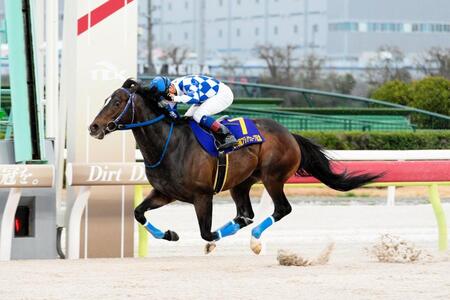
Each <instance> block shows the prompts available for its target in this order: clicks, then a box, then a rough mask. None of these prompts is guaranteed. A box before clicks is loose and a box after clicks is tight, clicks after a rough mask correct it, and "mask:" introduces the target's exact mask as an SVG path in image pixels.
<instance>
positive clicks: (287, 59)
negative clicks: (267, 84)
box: [255, 44, 295, 84]
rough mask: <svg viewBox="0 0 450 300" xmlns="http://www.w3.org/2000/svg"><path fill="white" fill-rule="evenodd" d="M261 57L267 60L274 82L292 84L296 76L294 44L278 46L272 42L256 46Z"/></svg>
mask: <svg viewBox="0 0 450 300" xmlns="http://www.w3.org/2000/svg"><path fill="white" fill-rule="evenodd" d="M255 49H256V53H257V55H258V57H259V58H261V59H262V60H264V61H265V63H266V65H267V69H268V71H269V76H270V79H271V82H272V83H284V84H290V83H291V82H292V80H293V78H294V76H295V67H294V57H293V51H294V49H295V47H294V46H292V45H287V46H286V47H277V46H273V45H271V44H267V45H258V46H256V47H255Z"/></svg>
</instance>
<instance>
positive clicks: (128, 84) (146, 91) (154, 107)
mask: <svg viewBox="0 0 450 300" xmlns="http://www.w3.org/2000/svg"><path fill="white" fill-rule="evenodd" d="M122 87H123V88H125V89H127V90H129V91H130V92H132V93H133V92H134V93H136V94H137V95H139V96H141V97H142V99H144V104H145V105H146V106H147V108H149V109H150V110H151V111H153V112H154V113H156V114H164V115H166V116H167V117H168V118H166V119H168V120H169V119H170V117H169V113H168V112H167V111H166V110H165V109H163V108H161V107H159V106H158V102H159V99H160V97H161V94H160V93H158V92H157V91H156V90H154V89H150V88H148V87H146V86H145V85H144V84H143V83H142V82H140V81H137V80H134V79H132V78H128V79H127V80H125V82H124V83H123V84H122ZM176 123H186V120H185V119H184V118H180V119H178V120H177V121H176Z"/></svg>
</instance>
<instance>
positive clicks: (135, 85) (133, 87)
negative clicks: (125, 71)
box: [122, 78, 140, 93]
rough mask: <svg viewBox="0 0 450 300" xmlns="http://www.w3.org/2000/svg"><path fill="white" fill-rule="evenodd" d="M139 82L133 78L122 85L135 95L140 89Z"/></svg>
mask: <svg viewBox="0 0 450 300" xmlns="http://www.w3.org/2000/svg"><path fill="white" fill-rule="evenodd" d="M139 86H140V84H139V82H137V81H136V80H134V79H132V78H128V79H127V80H125V82H124V83H123V84H122V87H123V88H125V89H128V90H130V92H132V93H135V92H136V91H137V90H138V89H139Z"/></svg>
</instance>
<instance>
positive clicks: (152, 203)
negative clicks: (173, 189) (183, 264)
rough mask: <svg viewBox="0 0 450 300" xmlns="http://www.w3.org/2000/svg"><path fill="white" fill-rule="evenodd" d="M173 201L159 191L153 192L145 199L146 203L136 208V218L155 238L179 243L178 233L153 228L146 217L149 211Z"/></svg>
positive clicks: (143, 202)
mask: <svg viewBox="0 0 450 300" xmlns="http://www.w3.org/2000/svg"><path fill="white" fill-rule="evenodd" d="M173 201H174V200H173V199H171V198H168V197H166V196H164V195H163V194H161V193H160V192H158V191H157V190H152V191H151V192H150V194H149V195H148V196H147V197H145V199H144V201H142V203H141V204H140V205H139V206H138V207H136V208H135V210H134V217H135V219H136V220H137V221H138V222H139V223H141V224H142V226H144V227H145V229H147V231H148V232H150V234H151V235H153V236H154V237H155V238H157V239H164V240H168V241H178V239H179V237H178V234H177V233H176V232H174V231H171V230H167V231H166V232H162V231H161V230H159V229H158V228H156V227H155V226H153V225H152V224H151V223H150V222H148V221H147V219H146V218H145V215H144V214H145V212H146V211H147V210H152V209H155V208H159V207H161V206H164V205H166V204H169V203H171V202H173Z"/></svg>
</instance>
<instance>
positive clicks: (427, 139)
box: [294, 130, 450, 150]
mask: <svg viewBox="0 0 450 300" xmlns="http://www.w3.org/2000/svg"><path fill="white" fill-rule="evenodd" d="M294 133H297V134H300V135H302V136H304V137H306V138H308V139H311V140H313V141H314V142H316V143H317V144H319V145H322V146H323V147H324V148H326V149H333V150H421V149H450V131H446V130H421V131H416V132H331V131H327V132H324V131H303V132H302V131H295V132H294Z"/></svg>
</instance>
